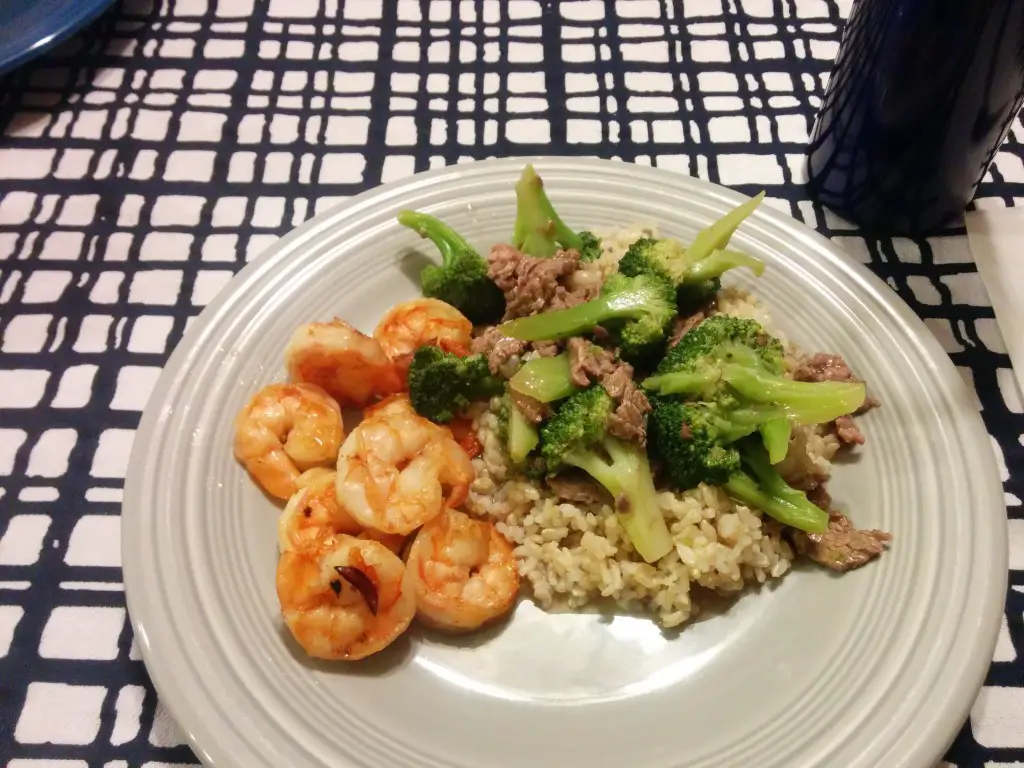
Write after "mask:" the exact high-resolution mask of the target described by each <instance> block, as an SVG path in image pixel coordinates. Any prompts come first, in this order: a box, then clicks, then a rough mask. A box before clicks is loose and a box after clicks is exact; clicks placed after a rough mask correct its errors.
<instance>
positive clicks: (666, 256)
mask: <svg viewBox="0 0 1024 768" xmlns="http://www.w3.org/2000/svg"><path fill="white" fill-rule="evenodd" d="M689 268H690V262H689V259H687V257H686V248H685V246H683V244H682V243H680V242H677V241H675V240H669V239H668V238H664V239H656V238H653V237H641V238H640V239H639V240H636V241H634V242H633V244H632V245H630V246H629V248H628V249H627V250H626V252H625V253H624V254H623V256H622V258H621V259H619V272H621V273H622V274H624V275H630V276H635V275H642V274H644V273H650V272H654V273H656V274H659V275H661V276H662V277H664V278H665V279H666V280H668V281H670V282H671V283H672V284H673V285H680V284H681V283H682V282H683V280H684V279H685V278H686V273H687V271H688V270H689Z"/></svg>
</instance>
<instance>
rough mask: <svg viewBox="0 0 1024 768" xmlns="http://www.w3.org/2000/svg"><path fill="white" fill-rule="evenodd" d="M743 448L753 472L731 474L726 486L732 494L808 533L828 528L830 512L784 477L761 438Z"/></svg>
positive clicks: (750, 469)
mask: <svg viewBox="0 0 1024 768" xmlns="http://www.w3.org/2000/svg"><path fill="white" fill-rule="evenodd" d="M739 452H740V455H741V456H742V460H743V466H744V468H745V469H746V470H748V471H749V474H748V472H746V471H743V470H741V471H739V472H735V473H734V474H733V475H731V476H730V477H729V479H728V481H726V483H725V484H724V488H725V490H726V492H727V493H728V494H729V495H730V496H732V497H733V498H734V499H736V500H737V501H740V502H741V503H743V504H747V505H749V506H751V507H756V508H757V509H760V510H761V511H762V512H764V513H765V514H766V515H769V516H770V517H773V518H775V519H776V520H778V521H779V522H780V523H782V524H783V525H788V526H791V527H793V528H796V529H798V530H801V531H806V532H807V533H821V532H823V531H825V530H826V529H827V528H828V512H826V511H825V510H823V509H821V508H820V507H818V506H816V505H815V504H813V503H812V502H811V501H810V500H809V499H808V498H807V495H806V494H805V493H804V492H803V491H798V490H797V489H796V488H793V487H792V486H790V485H789V484H788V483H787V482H786V481H785V480H783V479H782V476H781V475H780V474H779V473H778V472H777V471H776V470H775V468H774V467H773V466H772V464H771V461H770V459H769V458H768V455H767V453H765V450H764V448H763V447H762V446H761V445H760V444H759V443H758V442H757V441H744V443H743V444H742V445H741V446H740V449H739ZM751 475H753V477H751Z"/></svg>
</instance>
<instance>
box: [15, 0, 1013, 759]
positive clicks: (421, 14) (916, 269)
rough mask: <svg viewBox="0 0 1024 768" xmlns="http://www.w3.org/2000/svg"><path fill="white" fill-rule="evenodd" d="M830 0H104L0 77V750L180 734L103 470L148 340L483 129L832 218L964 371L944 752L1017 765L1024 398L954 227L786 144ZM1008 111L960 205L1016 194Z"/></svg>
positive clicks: (819, 60)
mask: <svg viewBox="0 0 1024 768" xmlns="http://www.w3.org/2000/svg"><path fill="white" fill-rule="evenodd" d="M848 12H849V0H620V1H619V2H613V1H612V0H572V1H564V2H560V3H558V2H552V1H551V0H507V2H504V1H499V0H463V1H462V2H458V1H456V2H449V1H447V0H429V1H428V0H123V2H122V3H120V4H118V5H115V6H114V7H113V9H112V10H111V11H110V12H109V13H107V14H106V15H105V16H103V17H102V18H101V19H100V20H99V21H98V22H96V23H95V24H94V25H93V26H92V27H90V28H89V29H88V30H87V31H86V32H85V33H83V34H82V35H80V36H79V37H77V38H75V39H73V40H72V41H70V42H68V43H66V44H65V45H63V46H61V47H60V48H59V49H57V50H56V51H54V52H52V53H51V54H49V55H47V56H46V57H44V58H43V59H40V60H38V61H36V62H34V63H32V64H30V65H28V66H26V67H24V68H22V69H20V70H18V71H16V72H14V73H11V74H9V75H7V76H5V77H3V78H0V760H6V761H7V762H6V763H4V764H5V765H6V766H8V768H43V767H44V766H47V767H49V766H61V768H86V766H90V767H94V768H98V767H99V766H104V767H105V768H128V767H129V766H131V767H132V768H135V767H136V766H146V767H147V768H157V767H158V766H172V765H173V766H184V765H193V764H196V763H197V762H198V761H197V759H196V758H195V757H194V755H193V754H192V752H191V751H190V750H189V748H188V747H187V746H186V745H185V743H184V739H183V737H182V735H181V733H180V731H179V730H178V728H177V727H176V726H175V724H174V723H173V721H172V720H171V719H170V717H169V716H168V714H167V712H166V711H165V709H164V708H163V707H162V705H161V704H160V702H159V700H158V698H157V696H156V694H155V692H154V690H153V688H152V686H151V684H150V682H149V680H148V678H147V676H146V672H145V669H144V667H143V665H142V662H141V660H140V658H139V656H138V653H137V651H136V648H135V646H134V645H133V640H132V634H131V630H130V627H129V625H128V622H127V615H126V611H125V604H124V591H123V586H122V583H121V570H120V554H119V545H120V523H119V511H120V505H119V502H120V499H121V489H122V485H123V479H124V474H125V469H126V463H127V460H128V454H129V451H130V448H131V445H132V439H133V435H134V430H135V428H136V427H137V425H138V420H139V416H140V413H141V411H142V408H143V406H144V405H145V402H146V399H147V396H148V394H149V392H150V390H151V388H152V387H153V385H154V383H155V381H156V378H157V376H158V374H159V372H160V369H161V365H162V364H163V362H164V361H165V360H166V359H167V356H168V354H169V353H170V351H171V350H172V349H173V348H174V346H175V344H176V343H177V342H178V341H179V340H180V339H181V336H182V334H183V332H184V331H185V329H186V328H187V327H188V324H189V321H190V320H191V319H192V318H193V317H195V316H196V315H197V314H198V313H199V312H200V311H201V310H202V308H203V306H204V305H206V304H207V303H208V302H209V301H210V300H211V299H212V298H213V297H214V296H215V295H216V294H217V292H218V290H219V289H220V288H221V287H222V286H224V285H225V284H226V283H227V281H228V280H230V278H231V277H232V276H233V274H234V273H235V272H237V271H238V270H239V269H240V268H241V267H242V266H244V264H245V263H246V262H247V261H249V260H250V259H252V258H253V257H254V256H256V255H257V254H259V253H260V251H262V250H263V249H264V248H266V247H267V246H268V245H269V244H271V243H272V242H274V240H275V239H276V238H278V237H280V236H281V235H283V234H284V233H285V232H287V231H288V230H289V229H291V228H292V227H294V226H296V225H298V224H299V223H301V222H302V221H304V220H305V219H307V218H309V217H310V216H312V215H313V214H314V213H316V212H319V211H322V210H324V209H326V208H329V207H331V206H332V205H334V204H335V203H337V202H338V201H339V200H341V199H343V198H345V197H347V196H350V195H353V194H356V193H358V192H361V191H363V190H366V189H369V188H372V187H374V186H376V185H378V184H380V183H382V182H389V181H394V180H396V179H400V178H402V177H405V176H408V175H410V174H412V173H415V172H417V171H422V170H425V169H427V168H432V167H438V166H444V165H450V164H453V163H461V162H472V161H474V160H479V159H483V158H487V157H494V156H509V155H525V154H540V153H543V154H558V155H581V156H583V155H593V156H602V157H615V158H619V159H622V160H624V161H627V162H635V163H641V164H646V165H655V166H658V167H661V168H667V169H670V170H673V171H678V172H681V173H686V174H690V175H693V176H698V177H701V178H704V179H709V180H711V181H714V182H718V183H721V184H726V185H729V186H731V187H733V188H735V189H737V190H740V191H742V192H745V193H754V192H755V191H757V190H759V189H762V188H763V189H766V190H767V192H768V195H769V201H768V202H769V203H770V204H771V205H773V206H776V207H778V208H780V209H782V210H783V211H785V212H787V213H790V214H792V215H793V216H795V217H796V218H798V219H800V220H802V221H804V222H805V223H807V224H808V225H810V226H811V227H814V228H815V229H817V230H818V231H819V232H822V233H824V234H825V235H827V236H829V237H831V238H832V239H833V240H834V241H835V242H836V243H837V244H839V245H840V246H841V247H843V248H844V249H845V250H846V251H847V252H849V253H850V254H852V255H853V256H854V257H855V258H857V259H859V260H861V261H863V262H864V263H866V264H867V265H869V266H870V268H871V269H873V270H874V271H875V272H876V273H877V274H878V275H880V276H881V277H882V278H883V279H884V280H886V281H887V282H888V284H889V285H890V286H891V287H892V289H893V290H894V291H896V292H897V293H898V294H899V295H900V297H901V298H903V299H904V300H905V301H906V302H907V303H909V304H910V306H911V307H913V309H914V310H915V311H917V313H918V314H919V315H920V316H921V317H922V318H924V320H925V322H926V323H927V324H928V326H929V328H930V329H931V330H932V331H933V332H934V333H935V335H936V336H937V337H938V338H939V339H940V340H941V341H942V343H943V345H944V347H945V349H946V351H947V352H949V354H950V355H951V357H952V358H953V361H954V362H955V363H956V365H957V366H958V367H959V370H960V371H961V373H962V374H963V376H964V378H965V379H966V380H967V381H968V382H969V383H970V384H971V385H972V386H973V388H974V391H975V392H976V393H977V400H978V407H979V408H980V409H981V413H982V415H983V417H984V419H985V423H986V425H987V427H988V429H989V432H990V434H991V436H992V447H993V450H994V451H995V453H996V454H997V457H998V459H999V462H1000V466H1001V467H1002V470H1003V481H1004V486H1005V492H1006V501H1007V505H1008V514H1009V517H1010V534H1011V553H1010V560H1011V567H1012V568H1013V569H1014V570H1013V571H1012V572H1011V574H1010V587H1009V590H1008V593H1007V604H1006V612H1005V615H1004V619H1003V624H1002V629H1001V633H1000V636H999V642H998V647H997V649H996V654H995V658H994V660H993V663H992V666H991V669H990V671H989V674H988V678H987V680H986V685H985V688H984V689H983V691H982V693H981V695H980V697H979V698H978V700H977V702H976V704H975V705H974V708H973V710H972V713H971V717H970V719H969V720H968V722H967V723H966V724H965V725H964V727H963V729H962V731H961V733H960V735H959V737H958V738H957V740H956V742H955V744H954V745H953V747H952V749H951V751H950V753H949V755H948V756H947V760H948V763H949V764H951V765H956V766H961V768H966V767H967V766H980V765H986V766H1005V767H1007V768H1008V767H1009V766H1011V765H1022V764H1024V658H1022V655H1024V510H1022V507H1021V498H1022V496H1024V486H1022V484H1024V447H1022V441H1024V415H1022V413H1024V401H1022V398H1021V395H1020V393H1019V392H1018V390H1017V388H1016V385H1015V383H1014V379H1013V376H1012V374H1011V371H1010V368H1009V360H1008V357H1007V355H1006V353H1005V349H1004V346H1003V342H1002V339H1001V337H1000V333H999V330H998V328H997V326H996V323H995V319H994V315H993V312H992V309H991V306H990V304H989V299H988V297H987V295H986V292H985V289H984V286H983V285H982V283H981V281H980V279H979V277H978V274H977V272H976V270H975V268H974V265H973V263H972V261H971V257H970V253H969V250H968V247H967V242H966V238H965V237H964V232H963V230H962V228H952V229H950V230H949V232H948V233H947V234H946V235H945V236H940V237H935V238H930V239H927V240H924V239H905V238H897V239H883V240H876V239H865V238H864V237H862V236H861V235H860V234H859V233H858V232H857V230H856V229H855V228H853V227H851V226H850V225H848V224H847V223H845V222H843V221H841V220H839V219H837V218H836V217H834V216H833V215H831V214H830V213H829V212H827V211H824V210H822V209H821V208H820V207H818V206H815V205H813V204H812V203H810V202H809V201H808V199H807V197H806V194H805V191H804V188H803V186H802V181H803V179H802V173H803V170H802V168H803V151H804V148H805V146H806V144H807V141H808V132H809V130H810V127H811V123H812V119H813V116H814V114H815V112H816V110H817V108H818V106H819V105H820V102H821V98H822V94H823V88H824V86H825V83H826V80H827V77H828V72H829V69H830V66H831V62H832V59H833V57H834V56H835V53H836V51H837V48H838V45H839V39H840V34H841V31H842V24H843V19H844V18H845V17H846V15H847V14H848ZM1022 140H1024V127H1022V125H1021V123H1020V122H1019V121H1018V122H1017V123H1015V125H1014V127H1013V129H1012V131H1011V134H1010V136H1009V138H1008V140H1007V143H1006V145H1005V146H1004V148H1003V150H1002V151H1001V152H1000V153H999V155H998V157H997V159H996V161H995V164H994V165H993V167H992V169H991V170H990V172H989V174H988V176H987V177H986V179H985V181H984V182H983V184H982V187H981V190H980V193H979V200H978V201H977V202H976V205H978V206H1011V205H1015V204H1017V203H1018V202H1020V200H1021V199H1022V198H1024V148H1022V146H1021V141H1022Z"/></svg>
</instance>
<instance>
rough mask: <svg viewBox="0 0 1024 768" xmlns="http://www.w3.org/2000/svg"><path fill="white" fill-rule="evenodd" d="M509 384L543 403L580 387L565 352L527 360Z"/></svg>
mask: <svg viewBox="0 0 1024 768" xmlns="http://www.w3.org/2000/svg"><path fill="white" fill-rule="evenodd" d="M508 384H509V386H510V387H512V389H514V390H515V391H516V392H519V393H520V394H523V395H527V396H529V397H532V398H533V399H534V400H539V401H540V402H542V403H551V402H554V401H555V400H561V399H562V398H564V397H568V396H569V395H571V394H572V393H573V392H575V391H576V390H578V389H579V387H577V386H576V385H575V384H573V383H572V372H571V371H570V370H569V355H567V354H566V353H565V352H563V353H562V354H560V355H555V356H554V357H535V358H533V359H532V360H527V361H526V362H525V363H523V365H522V366H521V367H520V368H519V370H518V371H516V373H515V375H514V376H513V377H512V378H511V379H509V382H508Z"/></svg>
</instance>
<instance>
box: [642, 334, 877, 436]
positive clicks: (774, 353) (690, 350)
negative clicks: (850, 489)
mask: <svg viewBox="0 0 1024 768" xmlns="http://www.w3.org/2000/svg"><path fill="white" fill-rule="evenodd" d="M783 357H784V350H783V348H782V344H780V343H779V341H778V340H777V339H775V338H773V337H771V336H769V335H768V334H767V333H766V332H765V331H764V329H763V328H761V326H760V325H758V324H757V322H755V321H754V320H749V319H746V318H738V317H730V316H728V315H715V316H714V317H710V318H708V319H707V320H705V321H704V322H702V323H701V324H700V325H698V326H697V327H696V328H694V329H693V330H692V331H690V332H689V333H687V334H686V335H685V336H684V337H683V338H682V339H681V340H680V341H679V343H678V344H676V345H675V346H674V347H672V349H670V350H669V351H668V354H666V355H665V358H664V359H663V360H662V361H661V364H660V365H659V366H658V368H657V370H656V371H655V373H654V375H653V376H650V377H648V378H647V379H646V380H645V381H644V388H645V389H647V390H649V391H651V392H654V393H656V394H659V395H669V394H677V395H684V396H688V397H693V398H697V399H705V400H710V401H714V402H718V403H719V404H723V403H722V398H731V399H732V400H734V401H735V400H737V399H738V398H742V399H743V400H746V401H748V402H753V403H762V404H771V405H777V406H779V407H781V408H782V410H783V412H784V413H785V415H786V416H787V417H788V418H789V419H790V420H791V421H794V422H796V423H798V424H819V423H824V422H827V421H832V420H833V419H835V418H838V417H839V416H843V415H845V414H847V413H853V412H854V411H856V410H857V409H858V408H859V407H860V406H861V405H862V404H863V402H864V398H865V391H864V385H863V384H861V383H859V382H840V381H823V382H803V381H793V380H791V379H787V378H786V377H785V376H784V375H783V371H784V362H783Z"/></svg>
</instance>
